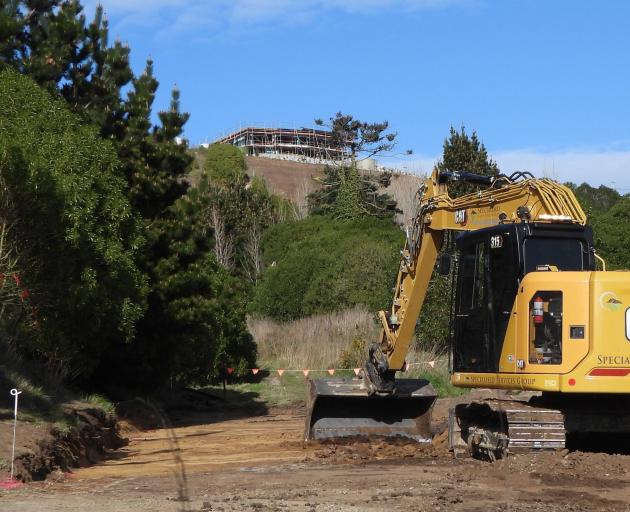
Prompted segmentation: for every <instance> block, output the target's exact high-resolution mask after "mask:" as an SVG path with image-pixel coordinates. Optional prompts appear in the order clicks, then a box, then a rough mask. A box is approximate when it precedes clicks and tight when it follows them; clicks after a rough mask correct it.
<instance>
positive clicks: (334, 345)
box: [248, 307, 447, 370]
mask: <svg viewBox="0 0 630 512" xmlns="http://www.w3.org/2000/svg"><path fill="white" fill-rule="evenodd" d="M248 327H249V330H250V332H251V333H252V335H253V336H254V340H255V341H256V343H257V345H258V356H259V360H260V361H261V363H264V364H267V365H274V366H277V365H280V366H281V367H284V368H294V369H300V368H309V369H320V370H321V369H327V368H336V367H338V366H339V364H340V363H342V362H343V363H344V364H345V365H346V366H348V367H355V366H357V365H359V366H360V365H361V364H362V363H363V360H364V359H365V357H366V355H367V347H368V346H369V344H370V343H372V342H374V341H377V340H378V337H379V333H380V327H379V326H378V325H377V324H376V322H375V319H374V315H373V314H372V313H371V312H368V311H367V310H366V309H365V308H362V307H356V308H353V309H348V310H345V311H340V312H337V313H330V314H323V315H314V316H310V317H307V318H302V319H300V320H295V321H293V322H276V321H274V320H271V319H268V318H249V319H248ZM417 345H418V344H417V343H415V340H414V343H412V347H411V348H410V350H409V352H408V354H407V358H406V360H407V362H408V363H412V364H413V363H426V362H428V361H436V368H437V367H439V366H440V367H441V366H443V367H444V369H446V367H447V361H446V358H445V357H444V355H443V354H442V353H441V352H440V351H439V350H438V348H437V347H431V346H429V348H422V349H420V348H418V346H417ZM425 345H426V344H425Z"/></svg>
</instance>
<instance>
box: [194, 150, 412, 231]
mask: <svg viewBox="0 0 630 512" xmlns="http://www.w3.org/2000/svg"><path fill="white" fill-rule="evenodd" d="M194 155H195V161H196V165H195V170H194V173H193V176H192V177H191V183H193V184H196V183H197V182H198V175H199V172H200V169H201V168H202V167H203V159H204V157H203V150H201V151H199V150H196V151H195V152H194ZM245 160H246V162H247V170H248V173H249V174H250V176H252V177H254V176H258V177H261V178H262V179H263V180H264V181H265V183H266V184H267V186H268V187H269V189H270V190H271V191H272V192H273V193H275V194H278V195H281V196H283V197H286V198H287V199H289V200H291V201H292V202H294V203H295V204H296V205H297V206H298V210H299V211H300V212H304V213H305V212H306V196H307V195H308V194H309V193H311V192H313V191H314V190H315V189H316V188H317V182H316V181H315V179H314V178H315V177H317V176H319V175H321V174H322V172H323V169H324V166H323V165H315V164H306V163H301V162H292V161H289V160H276V159H272V158H261V157H252V156H248V157H245ZM423 181H424V176H420V175H416V174H405V173H394V174H393V175H392V180H391V184H390V186H389V187H387V188H386V189H385V192H387V193H388V194H391V195H392V196H393V197H394V199H395V200H396V202H397V204H398V207H399V208H400V209H401V210H403V213H402V214H401V215H398V218H397V221H398V223H399V224H401V225H404V224H408V223H409V222H410V219H411V218H412V217H413V215H414V212H415V205H416V202H417V197H416V193H417V191H418V188H420V186H421V185H422V183H423Z"/></svg>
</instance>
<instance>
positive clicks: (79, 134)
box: [0, 71, 145, 374]
mask: <svg viewBox="0 0 630 512" xmlns="http://www.w3.org/2000/svg"><path fill="white" fill-rule="evenodd" d="M0 173H1V174H2V178H3V180H4V183H5V185H6V189H7V190H6V191H7V193H8V194H9V195H10V197H11V202H12V204H13V205H15V216H16V220H15V223H14V226H13V229H12V235H13V237H14V239H15V240H14V241H15V244H16V246H17V248H18V251H19V255H20V262H21V267H22V269H23V276H22V277H23V282H24V286H27V287H28V288H29V289H30V291H31V294H30V301H31V302H32V304H33V306H34V311H36V312H37V323H38V325H39V326H40V330H39V331H38V335H37V336H33V337H29V339H28V343H29V346H27V347H25V348H27V349H28V350H29V351H31V352H35V353H37V354H39V355H43V356H45V357H46V358H47V359H49V360H51V359H54V360H60V361H70V362H71V363H72V367H73V369H75V370H76V371H78V372H81V373H84V374H87V373H89V372H90V371H91V370H92V369H93V368H94V366H95V365H96V364H97V362H98V360H99V357H100V355H101V354H102V353H103V352H104V351H106V350H107V348H108V346H110V344H111V343H112V342H113V341H115V340H126V341H130V340H132V339H133V336H134V330H135V324H136V321H137V320H138V318H139V317H140V316H141V314H142V311H143V307H144V306H143V302H144V293H145V278H144V276H143V275H142V273H140V272H139V271H138V269H137V267H136V265H135V262H134V261H135V258H136V251H137V250H138V249H139V247H140V246H141V245H142V243H143V239H142V236H141V234H140V230H139V229H138V225H137V223H136V221H135V218H134V216H133V214H132V211H131V209H130V206H129V203H128V201H127V199H126V197H125V194H124V192H123V191H124V187H125V181H124V179H123V177H122V176H121V174H120V170H119V163H118V160H117V157H116V153H115V151H114V149H113V147H112V146H111V144H109V143H108V142H105V141H103V140H101V139H100V138H99V135H98V131H97V130H96V129H95V128H92V127H89V126H85V125H82V124H81V122H80V121H79V119H78V118H77V117H76V116H75V115H73V114H71V113H70V112H69V111H68V109H67V107H66V105H65V103H63V102H61V101H57V100H53V99H51V97H50V96H49V94H48V93H47V92H45V91H44V90H42V89H40V88H39V87H38V86H37V85H36V84H35V83H34V82H33V81H32V80H30V79H29V78H26V77H24V76H21V75H18V74H17V73H15V72H12V71H4V72H2V73H0ZM24 343H26V340H25V341H24ZM23 348H24V347H23Z"/></svg>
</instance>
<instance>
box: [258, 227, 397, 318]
mask: <svg viewBox="0 0 630 512" xmlns="http://www.w3.org/2000/svg"><path fill="white" fill-rule="evenodd" d="M403 240H404V235H403V233H402V232H401V231H400V229H399V228H397V227H396V226H395V225H394V224H393V223H392V222H391V220H378V219H363V220H354V221H342V220H333V219H331V218H329V217H322V216H313V217H309V218H307V219H305V220H301V221H295V222H288V223H285V224H279V225H276V226H273V227H271V228H270V229H269V230H268V231H267V232H266V234H265V236H264V239H263V260H264V264H265V268H266V270H265V272H264V274H263V276H262V279H261V281H260V282H259V283H258V285H257V287H256V290H255V296H254V300H253V303H252V305H251V308H252V311H253V312H254V313H257V314H260V315H265V316H270V317H272V318H274V319H276V320H292V319H295V318H300V317H303V316H307V315H312V314H316V313H326V312H331V311H338V310H341V309H346V308H349V307H352V306H355V305H359V304H362V305H365V306H367V307H368V308H369V309H370V310H373V311H376V310H378V309H379V308H384V307H387V305H388V304H389V303H390V301H391V299H392V286H393V284H394V279H395V277H396V272H397V270H398V262H399V257H400V256H399V251H400V248H401V247H402V244H403Z"/></svg>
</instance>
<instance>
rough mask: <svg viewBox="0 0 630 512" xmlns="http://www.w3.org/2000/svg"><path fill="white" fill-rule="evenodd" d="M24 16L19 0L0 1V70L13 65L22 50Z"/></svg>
mask: <svg viewBox="0 0 630 512" xmlns="http://www.w3.org/2000/svg"><path fill="white" fill-rule="evenodd" d="M23 30H24V18H23V16H22V14H21V12H20V1H19V0H3V1H2V2H0V70H2V68H5V67H7V66H14V65H15V63H16V61H17V59H18V56H19V54H20V53H21V52H22V51H23V40H22V34H23Z"/></svg>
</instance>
